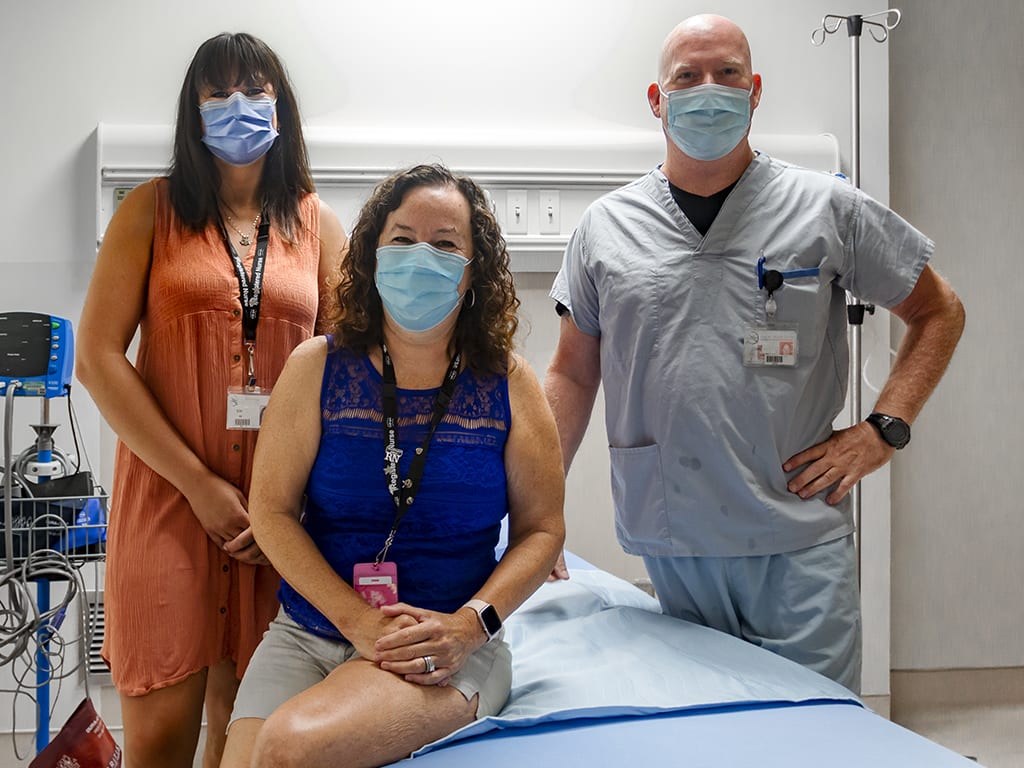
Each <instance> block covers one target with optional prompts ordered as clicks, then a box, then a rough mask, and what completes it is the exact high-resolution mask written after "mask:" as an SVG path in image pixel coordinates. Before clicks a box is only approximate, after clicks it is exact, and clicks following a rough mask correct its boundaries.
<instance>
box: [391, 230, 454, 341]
mask: <svg viewBox="0 0 1024 768" xmlns="http://www.w3.org/2000/svg"><path fill="white" fill-rule="evenodd" d="M469 263H470V262H469V260H467V259H465V258H464V257H462V256H459V255H458V254H455V253H448V252H447V251H442V250H440V249H438V248H435V247H434V246H432V245H431V244H430V243H414V244H412V245H383V246H381V247H380V248H378V249H377V273H376V283H377V291H378V292H379V293H380V298H381V301H383V302H384V308H385V309H386V310H387V312H388V314H389V315H391V319H392V320H394V321H395V322H396V323H397V324H398V325H399V326H401V327H402V328H404V329H405V330H407V331H413V332H416V333H419V332H422V331H429V330H430V329H431V328H434V327H435V326H437V325H439V324H440V323H441V321H442V320H444V319H445V318H446V317H448V315H450V314H451V313H452V312H453V311H455V308H456V307H457V306H458V305H459V302H460V301H461V300H462V294H460V293H459V283H460V282H462V274H463V272H464V271H465V269H466V267H467V266H468V265H469Z"/></svg>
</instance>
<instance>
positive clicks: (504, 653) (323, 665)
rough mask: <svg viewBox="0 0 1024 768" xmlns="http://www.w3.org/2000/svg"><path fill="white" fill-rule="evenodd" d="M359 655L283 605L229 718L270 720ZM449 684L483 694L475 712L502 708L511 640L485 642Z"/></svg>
mask: <svg viewBox="0 0 1024 768" xmlns="http://www.w3.org/2000/svg"><path fill="white" fill-rule="evenodd" d="M358 656H359V654H358V653H357V652H356V649H355V648H353V647H352V646H351V645H349V644H348V643H346V642H343V641H341V640H331V639H328V638H325V637H320V636H319V635H314V634H313V633H312V632H309V631H307V630H306V629H304V628H302V627H301V626H299V625H298V624H296V623H295V622H294V621H292V619H291V618H290V617H289V616H288V614H286V613H285V611H284V608H282V609H281V610H280V611H279V612H278V614H277V618H275V619H274V620H273V621H272V622H271V623H270V627H269V628H268V629H267V631H266V632H265V633H264V635H263V640H261V641H260V644H259V646H258V647H257V648H256V652H255V653H254V654H253V657H252V660H251V661H250V662H249V666H248V668H247V669H246V670H245V676H244V677H243V678H242V683H241V685H240V686H239V688H238V695H237V696H235V709H234V711H233V712H232V713H231V722H232V723H233V722H235V720H241V719H242V718H245V717H255V718H259V719H260V720H266V719H267V718H268V717H269V716H270V713H271V712H273V711H274V710H275V709H277V708H278V707H279V706H280V705H281V704H284V702H286V701H288V699H290V698H292V697H293V696H296V695H298V694H300V693H302V692H303V691H305V690H306V689H308V688H312V687H313V686H314V685H316V684H317V683H319V682H320V681H322V680H323V679H324V678H325V677H327V675H329V674H330V673H331V672H333V671H334V670H335V669H336V668H337V667H339V666H341V665H342V664H344V663H345V662H346V661H348V660H350V659H354V658H357V657H358ZM448 684H449V685H450V686H452V687H454V688H456V689H458V691H459V693H461V694H462V695H463V696H465V697H466V701H469V700H471V699H472V698H473V696H474V695H477V694H479V696H480V698H479V699H478V700H477V709H476V715H477V717H488V716H490V715H496V714H498V712H499V711H500V710H501V708H502V707H504V706H505V702H506V701H507V700H508V694H509V690H510V689H511V687H512V654H511V652H510V651H509V648H508V645H507V644H506V643H505V642H504V640H502V639H501V636H499V637H496V638H495V639H494V640H492V641H491V642H489V643H487V644H486V645H483V646H481V647H480V648H478V649H477V650H476V652H475V653H473V655H472V656H470V657H469V659H467V661H466V663H465V664H464V665H463V666H462V669H460V670H459V671H458V672H456V673H455V674H454V675H453V676H452V677H451V679H450V681H449V683H448Z"/></svg>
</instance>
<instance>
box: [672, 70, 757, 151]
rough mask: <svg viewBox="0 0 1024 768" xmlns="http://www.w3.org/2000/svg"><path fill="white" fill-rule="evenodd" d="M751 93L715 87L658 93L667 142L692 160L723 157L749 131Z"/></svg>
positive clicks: (707, 86) (713, 85) (706, 86)
mask: <svg viewBox="0 0 1024 768" xmlns="http://www.w3.org/2000/svg"><path fill="white" fill-rule="evenodd" d="M752 93H753V88H751V90H749V91H747V90H744V89H743V88H730V87H728V86H726V85H718V84H716V83H708V84H706V85H695V86H694V87H692V88H683V89H681V90H678V91H669V92H668V93H665V92H664V91H661V96H662V104H663V105H664V106H663V109H665V116H666V119H665V129H666V131H667V132H668V135H669V138H671V139H672V141H673V142H674V143H675V145H676V146H677V147H679V149H681V150H682V151H683V152H684V153H686V154H687V155H689V156H690V157H692V158H694V159H695V160H718V159H719V158H720V157H725V156H726V155H727V154H729V153H730V152H732V151H733V150H734V149H735V148H736V145H738V144H739V143H740V141H742V139H743V137H744V136H746V134H747V129H748V128H749V127H750V96H751V94H752Z"/></svg>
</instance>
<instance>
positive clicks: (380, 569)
mask: <svg viewBox="0 0 1024 768" xmlns="http://www.w3.org/2000/svg"><path fill="white" fill-rule="evenodd" d="M352 586H353V588H354V589H355V591H356V592H358V593H359V594H360V595H361V596H362V598H363V600H365V601H366V602H367V603H369V604H370V605H371V606H372V607H374V608H380V607H381V606H382V605H394V604H395V603H397V602H398V566H397V565H395V564H394V563H389V562H383V563H381V564H380V565H377V564H376V563H356V564H355V566H354V567H353V568H352Z"/></svg>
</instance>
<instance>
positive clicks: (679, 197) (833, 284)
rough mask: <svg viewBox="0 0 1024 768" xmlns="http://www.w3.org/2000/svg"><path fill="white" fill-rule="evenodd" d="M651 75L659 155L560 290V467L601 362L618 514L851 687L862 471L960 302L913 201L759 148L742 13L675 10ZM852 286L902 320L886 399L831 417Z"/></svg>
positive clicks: (695, 609)
mask: <svg viewBox="0 0 1024 768" xmlns="http://www.w3.org/2000/svg"><path fill="white" fill-rule="evenodd" d="M647 97H648V101H649V103H650V107H651V111H652V112H653V113H654V116H655V117H657V118H659V119H660V120H661V122H662V128H663V130H664V133H665V137H666V141H665V150H666V154H665V160H664V163H663V164H662V165H661V166H660V167H659V168H657V169H655V170H653V171H651V172H650V173H649V174H648V175H647V176H645V177H643V178H641V179H638V180H637V181H635V182H633V183H632V184H629V185H627V186H625V187H623V188H621V189H618V190H616V191H614V192H611V193H609V194H607V195H605V196H604V197H602V198H601V199H600V200H598V201H596V202H595V203H594V204H593V205H591V206H590V208H589V209H588V210H587V211H586V213H585V214H584V216H583V218H582V219H581V221H580V224H579V226H578V227H577V229H576V231H575V232H574V234H573V236H572V238H571V240H570V242H569V246H568V248H567V250H566V254H565V260H564V263H563V265H562V269H561V271H560V272H559V273H558V276H557V278H556V279H555V283H554V286H553V288H552V290H551V296H552V298H553V299H555V301H556V302H558V309H559V312H560V313H561V314H562V321H561V336H560V339H559V343H558V348H557V350H556V352H555V355H554V358H553V360H552V362H551V366H550V368H549V370H548V372H547V376H546V379H545V389H546V391H547V395H548V399H549V401H550V402H551V406H552V408H553V410H554V413H555V418H556V419H557V421H558V426H559V430H560V433H561V439H562V450H563V455H564V459H565V467H566V471H568V468H569V465H570V463H571V462H572V459H573V456H574V455H575V453H576V450H577V449H578V447H579V444H580V441H581V440H582V438H583V434H584V432H585V430H586V427H587V424H588V423H589V420H590V414H591V411H592V409H593V404H594V397H595V395H596V392H597V389H598V386H599V384H601V383H602V382H603V383H604V387H605V410H606V413H605V419H606V427H607V431H608V442H609V445H610V452H611V476H612V496H613V500H614V504H615V519H616V532H617V535H618V538H619V542H620V543H621V545H622V547H623V549H625V551H626V552H629V553H631V554H635V555H641V556H642V557H643V558H644V562H645V564H646V566H647V570H648V573H649V574H650V576H651V580H652V582H653V584H654V587H655V589H656V591H657V594H658V597H659V599H660V601H661V604H662V607H663V608H664V610H665V611H666V612H667V613H670V614H672V615H674V616H678V617H680V618H684V619H688V620H691V621H695V622H698V623H701V624H706V625H708V626H712V627H714V628H716V629H719V630H722V631H725V632H729V633H730V634H733V635H736V636H738V637H742V638H744V639H747V640H749V641H751V642H753V643H756V644H757V645H760V646H763V647H765V648H768V649H770V650H772V651H775V652H777V653H779V654H781V655H783V656H786V657H787V658H790V659H793V660H794V661H797V662H799V663H801V664H804V665H806V666H808V667H810V668H812V669H815V670H817V671H818V672H821V673H822V674H824V675H826V676H828V677H831V678H833V679H834V680H837V681H838V682H840V683H842V684H844V685H846V686H847V687H849V688H851V689H853V690H858V689H859V687H860V659H861V650H860V647H861V632H860V601H859V595H858V591H857V576H856V558H855V553H854V548H853V539H852V533H853V521H852V519H851V512H850V509H849V502H848V497H847V494H848V492H849V491H850V489H851V488H852V487H853V486H854V485H855V484H856V483H857V481H859V480H860V479H861V478H862V477H864V476H865V475H867V474H868V473H870V472H872V471H874V470H875V469H877V468H878V467H880V466H882V465H883V464H885V463H886V462H887V461H889V459H890V458H892V456H893V454H894V452H895V451H896V450H897V449H899V448H902V447H903V446H904V445H906V443H907V441H908V440H909V435H910V427H909V425H910V424H911V423H912V422H913V421H914V418H915V417H916V416H917V414H918V412H919V411H920V409H921V407H922V406H923V405H924V402H925V400H927V398H928V396H929V395H930V394H931V392H932V390H933V389H934V388H935V385H936V384H937V383H938V381H939V379H940V378H941V376H942V373H943V372H944V371H945V369H946V366H947V364H948V362H949V359H950V357H951V356H952V354H953V350H954V348H955V346H956V343H957V341H958V339H959V337H960V333H961V331H962V329H963V323H964V313H963V308H962V306H961V304H960V301H959V300H958V299H957V297H956V295H955V293H954V292H953V290H952V289H951V288H950V287H949V285H948V284H947V283H946V281H945V280H943V279H942V278H941V277H940V276H939V275H938V274H937V273H936V272H935V271H934V270H933V269H932V268H931V267H930V266H929V265H928V260H929V258H930V257H931V255H932V252H933V249H934V244H933V243H932V242H931V241H930V240H929V239H928V238H927V237H925V236H924V235H923V234H921V233H920V232H918V231H917V230H915V229H914V228H913V227H911V226H910V225H909V224H908V223H907V222H906V221H904V220H903V219H901V218H900V217H899V216H897V215H896V214H895V213H893V212H892V211H890V210H889V209H887V208H886V207H884V206H882V205H880V204H879V203H878V202H876V201H874V200H872V199H871V198H869V197H867V196H866V195H864V194H863V193H861V192H860V191H859V190H857V189H855V188H853V187H852V186H850V185H849V184H846V183H844V182H843V181H841V180H839V179H836V178H834V177H832V176H830V175H829V174H825V173H819V172H816V171H809V170H806V169H802V168H797V167H794V166H790V165H787V164H785V163H782V162H779V161H777V160H774V159H772V158H770V157H767V156H766V155H763V154H758V153H755V152H754V151H753V150H752V149H751V146H750V144H749V143H748V134H749V130H750V115H751V113H752V112H753V111H754V109H755V108H756V107H757V105H758V102H759V101H760V98H761V76H760V75H757V74H754V73H753V71H752V69H751V62H750V49H749V46H748V44H747V40H746V37H745V36H744V34H743V32H742V30H740V29H739V27H737V26H736V25H735V24H734V23H733V22H731V21H729V20H728V19H725V18H722V17H720V16H712V15H702V16H695V17H693V18H690V19H687V20H686V21H684V22H682V23H681V24H680V25H679V26H677V27H676V28H675V29H674V30H673V31H672V32H671V33H670V34H669V36H668V38H667V39H666V40H665V44H664V47H663V49H662V54H661V67H660V72H659V75H658V82H656V83H653V84H651V86H650V87H649V88H648V91H647ZM847 290H848V291H850V292H851V293H852V294H854V295H855V296H858V297H859V298H861V299H863V300H864V301H866V302H873V303H875V304H878V305H881V306H883V307H887V308H888V309H889V311H890V312H892V313H893V314H894V315H896V316H897V317H899V318H900V319H901V320H902V321H903V322H904V323H905V324H906V334H905V336H904V338H903V341H902V343H901V345H900V348H899V351H898V354H897V357H896V360H895V362H894V364H893V368H892V371H891V373H890V375H889V379H888V381H887V383H886V384H885V387H884V388H883V390H882V392H881V394H880V395H879V397H878V400H877V402H876V404H875V413H873V414H872V415H871V416H870V417H869V418H868V419H867V420H865V421H864V422H862V423H860V424H856V425H854V426H852V427H850V428H848V429H842V430H838V431H833V429H832V422H833V419H834V418H835V417H836V415H837V414H838V413H839V412H840V410H841V409H842V406H843V402H844V398H845V394H846V382H847V374H848V369H849V362H848V357H849V354H848V349H847V341H846V326H847V319H846V298H845V291H847Z"/></svg>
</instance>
